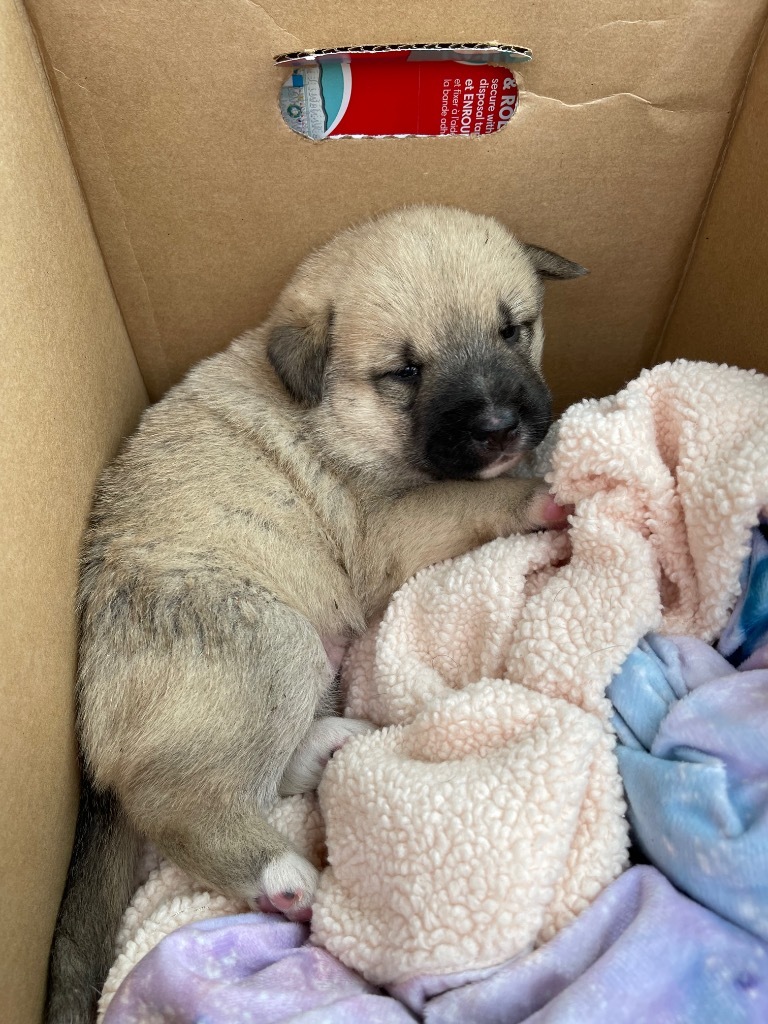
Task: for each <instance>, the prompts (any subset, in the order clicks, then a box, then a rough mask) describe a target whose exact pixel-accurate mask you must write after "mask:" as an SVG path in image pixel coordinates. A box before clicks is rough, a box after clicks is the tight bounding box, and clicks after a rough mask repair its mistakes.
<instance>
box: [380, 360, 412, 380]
mask: <svg viewBox="0 0 768 1024" xmlns="http://www.w3.org/2000/svg"><path fill="white" fill-rule="evenodd" d="M385 376H386V377H390V378H394V379H395V380H404V381H408V382H409V383H415V382H416V381H418V379H419V378H420V377H421V367H420V366H419V365H418V363H406V365H405V366H399V367H398V368H397V369H396V370H390V371H389V373H387V374H385Z"/></svg>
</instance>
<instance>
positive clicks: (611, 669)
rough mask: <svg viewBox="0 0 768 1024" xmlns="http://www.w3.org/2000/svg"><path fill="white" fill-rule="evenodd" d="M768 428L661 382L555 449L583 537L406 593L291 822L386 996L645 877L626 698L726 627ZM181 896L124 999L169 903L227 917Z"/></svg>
mask: <svg viewBox="0 0 768 1024" xmlns="http://www.w3.org/2000/svg"><path fill="white" fill-rule="evenodd" d="M767 422H768V380H767V379H766V378H765V377H762V376H760V375H758V374H755V373H753V372H747V371H743V370H736V369H731V368H728V367H724V366H716V365H712V364H704V363H689V362H684V361H680V362H676V363H673V364H665V365H662V366H658V367H655V368H654V369H653V370H650V371H647V372H644V373H642V374H641V376H640V377H639V378H638V379H637V380H635V381H633V382H632V383H631V384H630V385H629V386H628V387H627V388H626V389H625V390H624V391H622V392H621V393H620V394H618V395H616V396H615V397H613V398H607V399H603V400H600V401H585V402H582V403H580V404H578V405H575V406H573V407H572V408H571V409H569V410H568V411H567V412H566V413H565V415H564V416H563V417H562V419H561V421H560V423H559V427H558V430H557V432H556V435H553V438H552V441H551V444H552V452H551V475H550V480H551V483H552V485H553V488H554V490H555V493H556V495H557V497H558V499H559V500H560V501H561V502H563V503H572V504H574V505H575V507H576V512H575V514H574V516H573V517H572V520H571V527H570V530H569V531H568V533H567V534H538V535H535V536H524V537H512V538H509V539H505V540H497V541H494V542H493V543H491V544H488V545H485V546H484V547H482V548H480V549H478V550H477V551H474V552H472V553H470V554H469V555H466V556H464V557H463V558H459V559H456V560H454V561H453V562H449V563H444V564H442V565H439V566H435V567H432V568H430V569H427V570H425V571H424V572H422V573H420V574H419V575H418V576H417V577H415V578H414V579H413V580H411V581H410V582H409V583H408V584H407V585H406V586H405V587H404V588H403V589H402V590H401V591H400V592H399V593H398V594H396V595H395V597H394V598H393V600H392V602H391V603H390V606H389V607H388V609H387V611H386V613H385V615H384V616H383V618H382V620H381V622H380V623H376V624H374V625H373V626H372V628H371V629H370V630H369V632H368V633H367V634H366V635H365V636H364V637H363V638H362V639H361V640H360V641H358V642H357V643H356V644H355V645H354V646H353V647H352V649H351V650H350V651H349V653H348V656H347V658H346V661H345V664H344V668H343V682H344V685H345V687H346V694H347V710H348V713H349V714H350V715H354V716H355V717H365V718H369V719H370V720H372V721H373V722H374V723H375V724H377V725H379V726H381V728H380V729H379V730H378V731H376V732H374V733H371V734H369V735H366V736H361V737H356V738H355V739H353V740H350V741H349V743H348V744H347V745H346V746H345V747H344V748H343V750H342V751H340V752H339V754H337V755H336V756H335V757H334V758H333V759H332V761H331V763H330V764H329V766H328V768H327V770H326V772H325V775H324V777H323V779H322V782H321V785H320V789H319V793H318V796H317V797H315V796H314V795H312V796H308V797H306V798H292V799H291V800H290V801H284V802H283V804H282V805H281V806H279V807H278V808H276V809H275V821H276V822H279V823H280V824H281V825H282V826H283V827H284V828H285V829H286V831H288V832H289V833H290V834H292V835H293V836H294V837H295V838H296V839H297V841H298V842H299V843H300V845H301V846H302V847H303V848H304V849H305V850H306V852H307V853H308V854H309V855H311V856H313V857H314V858H315V859H316V860H319V858H320V857H321V856H322V845H321V837H322V827H323V824H324V829H325V844H326V849H327V860H326V861H325V869H324V871H323V873H322V876H321V881H320V888H319V891H318V894H317V901H316V904H315V907H314V917H313V923H312V936H313V941H314V942H316V943H319V944H321V945H323V946H325V947H326V948H327V949H328V950H329V951H330V952H331V953H333V954H335V956H337V957H338V958H339V959H340V960H342V961H343V962H344V963H345V964H347V965H348V966H350V967H352V968H354V969H356V970H357V971H359V972H361V973H362V974H363V975H365V977H366V978H368V979H369V980H370V981H372V982H374V983H376V984H381V983H387V984H393V983H394V984H397V983H402V982H405V981H407V980H408V979H410V978H413V977H415V976H417V975H420V974H425V973H429V974H431V975H435V974H442V973H444V974H449V973H452V972H457V971H467V970H473V971H474V970H482V969H484V968H488V967H490V966H492V965H495V964H499V963H500V962H502V961H504V960H507V959H509V958H510V957H511V956H514V955H515V954H516V953H519V952H523V951H525V950H527V949H529V948H531V947H532V946H534V945H536V944H538V943H541V942H543V941H545V940H546V939H548V938H550V937H551V936H552V935H554V934H555V932H557V931H558V930H559V929H560V928H562V927H563V925H565V924H566V923H567V922H568V921H570V920H571V919H572V918H573V917H574V916H575V915H576V914H578V913H579V912H580V911H581V910H583V909H584V908H585V907H586V906H587V905H588V904H589V903H590V902H591V901H592V900H593V899H594V898H595V897H596V896H597V894H598V893H599V892H600V891H601V890H602V889H603V888H604V887H605V886H606V885H607V884H608V883H609V882H610V881H611V880H612V879H613V878H615V877H616V875H618V874H619V873H620V872H621V871H622V870H623V869H624V867H625V866H626V851H627V826H626V820H625V816H624V803H623V798H622V789H621V782H620V779H619V775H618V771H617V765H616V760H615V756H614V754H613V744H614V739H613V734H612V732H611V729H610V726H609V724H608V719H609V714H610V705H609V704H608V702H607V700H606V697H605V688H606V686H607V684H608V683H609V682H610V680H611V678H612V676H613V675H614V674H615V673H616V671H617V670H618V669H619V668H620V666H621V665H622V663H623V662H624V659H625V658H626V656H627V655H628V654H629V653H630V651H632V650H633V648H634V647H635V646H636V644H637V643H638V641H639V640H640V638H641V637H642V636H644V634H646V633H647V632H649V631H650V630H657V631H661V632H665V631H666V632H672V633H687V634H689V635H693V636H697V637H699V638H701V639H705V640H709V639H711V638H712V637H714V636H715V635H716V634H717V633H718V632H719V631H720V630H721V629H722V628H723V626H724V625H725V622H726V619H727V616H728V613H729V611H730V609H731V608H732V607H733V605H734V604H735V602H736V599H737V596H738V592H739V573H740V569H741V565H742V562H743V559H744V556H745V555H746V553H747V551H748V546H749V539H750V537H749V531H750V528H751V527H752V526H753V525H754V524H755V523H756V522H757V515H758V510H759V509H760V508H761V507H763V506H765V505H768V443H767V442H766V427H765V424H766V423H767ZM159 877H160V876H157V878H159ZM167 877H168V878H170V879H171V881H170V883H169V884H170V891H166V892H165V893H164V895H163V891H162V885H160V895H158V890H157V885H156V887H155V890H156V891H155V898H154V899H153V900H152V901H151V903H152V909H151V911H150V912H149V913H148V914H145V915H144V917H143V918H142V915H141V913H140V911H138V909H137V907H134V908H133V918H132V919H131V918H130V913H129V917H127V918H126V925H125V927H124V931H123V935H122V939H121V942H122V945H121V958H122V960H121V961H118V965H116V969H115V971H113V975H112V976H111V978H110V982H109V984H108V993H109V991H113V990H114V987H115V985H116V983H117V982H118V981H119V979H120V977H121V976H122V975H124V974H125V972H126V970H127V969H128V968H129V967H130V964H131V963H132V962H134V961H135V959H136V957H137V954H138V955H141V953H142V952H144V951H145V949H144V948H143V947H144V946H145V945H146V943H145V942H144V941H137V938H136V936H137V934H139V931H137V929H141V928H143V929H144V932H143V933H142V934H144V935H145V936H146V934H147V931H146V928H147V922H148V920H149V921H150V923H151V919H152V915H153V914H154V915H155V920H156V921H157V920H158V918H157V914H158V913H159V914H160V917H161V918H162V917H163V915H165V917H166V918H167V917H168V916H169V915H168V907H169V906H170V905H171V904H170V903H169V900H170V901H173V900H175V901H176V902H175V904H173V905H174V906H176V907H177V908H181V909H178V910H177V913H176V917H177V918H178V919H180V920H178V923H183V921H185V920H192V919H195V917H199V916H208V914H207V912H206V907H205V906H203V907H198V908H197V909H196V910H195V909H193V910H192V911H191V916H190V915H189V914H188V913H187V912H186V910H185V909H184V907H185V905H184V904H183V902H182V903H179V900H180V899H181V900H182V901H183V899H186V898H187V896H188V895H189V893H187V892H183V891H181V888H180V886H181V882H180V878H182V877H183V876H180V873H178V872H175V871H167ZM159 884H160V883H159V882H158V885H159ZM195 891H196V890H195ZM190 892H192V890H190ZM196 892H197V896H195V897H194V898H195V899H197V900H198V903H199V892H198V891H196ZM166 897H167V898H166ZM164 899H165V902H164ZM232 909H234V908H233V907H231V906H226V907H219V906H218V904H217V905H216V909H215V911H214V912H216V913H226V912H228V911H229V912H231V911H232ZM170 916H171V919H172V914H171V915H170ZM130 920H132V921H133V925H131V924H130V923H129V921H130ZM164 920H165V918H164ZM175 926H176V925H175V924H173V923H172V924H170V925H168V926H165V925H163V926H161V927H160V929H159V931H160V933H162V932H165V931H167V930H170V929H171V928H172V927H175ZM150 931H151V927H150ZM155 941H156V940H155ZM131 943H133V946H131ZM120 963H122V966H119V964H120ZM108 993H107V998H108Z"/></svg>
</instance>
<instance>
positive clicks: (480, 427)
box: [470, 409, 520, 452]
mask: <svg viewBox="0 0 768 1024" xmlns="http://www.w3.org/2000/svg"><path fill="white" fill-rule="evenodd" d="M519 426H520V416H519V415H518V413H517V410H516V409H493V410H490V411H488V412H484V413H481V414H480V415H479V416H478V417H477V419H476V420H475V422H474V423H473V424H472V429H471V431H470V433H471V434H472V438H473V440H475V441H477V442H478V443H480V444H482V445H483V447H484V448H487V449H488V450H489V451H500V452H501V451H504V449H505V448H507V447H508V446H509V444H510V442H511V441H512V438H513V437H514V435H515V434H516V433H517V429H518V427H519Z"/></svg>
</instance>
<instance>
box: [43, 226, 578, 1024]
mask: <svg viewBox="0 0 768 1024" xmlns="http://www.w3.org/2000/svg"><path fill="white" fill-rule="evenodd" d="M583 272H584V271H583V270H582V268H580V267H578V266H576V265H575V264H572V263H569V262H568V261H567V260H564V259H563V258H562V257H559V256H556V255H555V254H553V253H549V252H547V251H546V250H541V249H537V248H535V247H533V246H526V245H523V244H522V243H520V242H518V241H517V240H516V239H514V238H513V236H512V235H510V234H509V232H508V231H507V230H506V229H505V228H504V227H502V225H500V224H499V223H498V222H496V221H494V220H492V219H489V218H485V217H478V216H475V215H472V214H469V213H466V212H463V211H459V210H452V209H445V208H429V207H417V208H411V209H406V210H402V211H398V212H395V213H392V214H389V215H386V216H383V217H381V218H379V219H378V220H375V221H373V222H369V223H366V224H363V225H362V226H359V227H356V228H353V229H351V230H349V231H346V232H344V233H342V234H341V235H339V236H337V237H336V238H335V239H334V240H332V241H331V242H330V243H329V244H328V245H326V246H325V247H324V248H322V249H320V250H319V251H318V252H316V253H315V254H314V255H312V256H310V257H309V259H307V260H306V261H305V262H304V263H303V264H302V266H301V267H300V268H299V269H298V271H297V272H296V274H295V276H294V277H293V279H292V280H291V281H290V282H289V283H288V285H287V287H286V288H285V290H284V291H283V293H282V295H281V296H280V298H279V299H278V302H277V304H276V306H275V308H274V310H273V311H272V313H271V314H270V316H269V317H268V319H267V320H266V322H265V323H264V324H263V325H262V326H260V327H259V328H257V329H255V330H253V331H250V332H247V333H246V334H244V335H243V336H242V337H240V338H238V339H237V340H235V341H234V342H233V343H232V344H231V345H230V347H229V348H228V349H227V350H226V351H224V352H223V353H221V354H220V355H217V356H214V357H213V358H211V359H209V360H207V361H205V362H203V363H201V364H200V365H199V366H197V367H196V368H195V369H194V370H192V371H191V373H190V374H189V375H188V377H187V378H186V380H184V381H183V383H181V384H180V385H179V386H178V387H176V388H174V389H173V390H172V391H171V392H170V393H169V394H168V395H167V396H166V397H165V398H164V399H163V400H162V401H161V402H159V403H158V404H157V405H156V406H154V407H153V408H151V409H149V410H148V411H147V413H146V414H145V416H144V418H143V420H142V423H141V425H140V427H139V429H138V430H137V432H136V434H135V435H134V436H133V437H132V438H131V439H130V440H129V441H128V443H127V444H126V445H125V447H124V449H123V451H122V453H121V454H120V455H119V457H118V458H117V460H116V461H115V462H114V464H113V465H112V466H111V467H110V468H109V469H108V470H107V471H106V472H105V474H104V476H103V478H102V480H101V483H100V485H99V489H98V493H97V496H96V500H95V504H94V510H93V516H92V519H91V524H90V528H89V531H88V535H87V538H86V542H85V549H84V555H83V561H82V574H81V586H80V608H81V622H82V635H81V656H80V668H79V682H78V702H79V714H78V731H79V739H80V744H81V750H82V755H83V760H84V775H85V780H84V789H83V799H82V805H81V812H80V816H79V821H78V838H77V841H76V849H75V856H74V857H73V863H72V867H71V869H70V878H69V882H68V888H67V891H66V893H65V899H64V901H63V904H62V910H61V914H60V919H59V925H58V930H57V937H56V943H55V947H54V952H53V956H52V966H51V972H52V973H51V989H50V999H49V1011H48V1012H49V1016H48V1019H49V1020H50V1021H57V1022H58V1021H67V1022H70V1021H82V1020H86V1019H88V1016H89V1014H90V1013H91V1012H92V1004H93V996H94V990H95V989H97V988H98V986H99V985H100V983H101V981H102V980H103V976H104V974H105V972H106V969H107V967H108V966H109V962H110V959H111V949H112V940H113V936H114V931H115V929H116V926H117V922H118V921H119V917H120V914H121V913H122V910H123V908H124V906H125V904H126V902H127V900H128V899H129V897H130V892H131V885H132V880H133V871H134V869H135V866H136V858H137V851H138V848H139V837H146V838H149V839H150V840H152V841H153V842H154V843H155V844H157V846H158V847H159V848H160V849H161V850H162V851H163V852H164V853H165V854H166V855H167V856H168V857H170V858H172V859H173V860H174V861H176V863H178V864H179V865H180V866H181V867H183V868H185V869H186V870H187V871H189V872H191V873H192V874H193V875H195V876H196V877H198V878H200V879H202V880H203V881H204V882H205V883H207V884H208V885H210V886H212V887H214V888H215V889H217V890H220V891H222V892H224V893H227V894H230V895H233V896H237V897H241V898H244V899H247V900H250V901H251V902H253V903H254V904H258V905H262V906H265V905H268V906H269V907H271V908H273V909H277V910H281V911H284V912H285V913H286V914H288V916H291V917H293V918H298V919H306V917H307V916H308V914H309V907H310V904H311V900H312V895H313V891H314V886H315V882H316V871H315V869H314V868H313V867H312V866H311V865H310V864H309V863H308V862H307V861H305V860H304V859H303V858H302V857H300V856H299V855H298V854H297V853H296V852H295V851H293V850H292V849H291V847H290V844H289V843H288V842H287V840H286V839H285V838H284V837H283V836H281V835H280V834H279V833H277V832H276V831H275V830H274V829H272V828H271V827H270V826H269V825H267V823H266V822H265V820H264V818H263V812H264V810H265V809H266V808H268V807H269V806H270V805H271V804H272V803H274V801H275V800H276V799H277V798H278V796H279V795H280V794H281V793H283V794H287V793H293V792H301V791H302V790H306V789H310V788H313V787H314V786H315V785H316V784H317V781H318V778H319V776H320V773H321V771H322V767H323V765H324V764H325V763H326V761H327V759H328V757H329V756H331V754H332V752H333V750H334V749H337V748H338V747H339V746H340V745H341V744H342V743H343V742H344V741H345V740H346V739H347V738H348V737H349V736H350V735H353V734H355V733H357V732H361V731H364V730H366V729H367V728H368V726H367V725H366V724H365V723H357V722H353V721H350V720H347V719H340V718H336V717H333V716H334V714H335V713H336V711H337V710H338V709H337V707H336V695H335V690H334V678H335V675H336V672H337V669H338V664H339V661H340V658H341V654H342V652H343V648H344V645H345V644H346V643H347V642H348V641H349V639H350V638H351V637H353V636H355V635H357V634H359V633H360V632H361V631H362V630H363V629H364V628H365V624H366V622H367V621H368V620H369V619H370V617H371V616H372V615H374V614H375V613H376V612H378V611H380V610H381V609H382V608H383V606H384V605H385V604H386V602H387V600H388V598H389V597H390V595H391V594H392V592H393V591H394V590H396V589H397V588H398V587H399V586H400V585H401V584H402V583H403V582H405V580H407V579H408V578H409V577H410V576H411V575H413V574H414V573H415V572H417V571H418V570H419V569H422V568H423V567H425V566H427V565H430V564H432V563H434V562H436V561H439V560H441V559H444V558H449V557H453V556H456V555H459V554H462V553H463V552H465V551H467V550H469V549H470V548H473V547H475V546H476V545H478V544H480V543H482V542H484V541H487V540H490V539H491V538H494V537H497V536H502V535H507V534H510V533H512V532H515V531H525V530H531V529H537V528H540V527H544V526H548V525H555V524H556V521H557V520H558V518H560V519H562V516H561V515H559V513H558V510H557V509H556V508H553V505H552V502H551V499H549V498H548V496H547V493H546V488H545V487H544V485H543V484H542V483H541V482H539V481H522V480H513V479H509V478H507V477H505V476H503V475H502V474H504V473H505V472H506V471H508V470H509V468H510V467H511V466H512V465H513V464H514V462H515V460H516V459H518V458H519V457H520V456H521V454H522V453H523V452H525V451H526V450H529V449H530V448H531V447H533V446H535V445H536V444H537V443H538V442H539V441H540V440H541V439H542V438H543V436H544V433H545V431H546V428H547V426H548V423H549V399H548V392H547V390H546V387H545V385H544V383H543V381H542V379H541V376H540V373H539V369H538V367H539V363H540V359H541V350H542V344H543V329H542V323H541V303H542V296H543V285H542V278H543V277H545V276H551V277H562V278H567V277H575V276H578V275H579V274H580V273H583Z"/></svg>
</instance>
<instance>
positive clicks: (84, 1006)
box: [45, 778, 141, 1024]
mask: <svg viewBox="0 0 768 1024" xmlns="http://www.w3.org/2000/svg"><path fill="white" fill-rule="evenodd" d="M140 853H141V842H140V839H139V837H138V835H137V834H136V832H134V830H133V828H132V827H131V825H130V823H129V822H128V820H127V819H126V817H125V815H124V814H123V812H122V810H121V809H120V807H119V805H118V803H117V800H116V799H115V798H114V797H113V796H112V795H111V794H110V793H103V792H97V791H96V790H95V789H94V788H93V786H92V785H91V783H90V782H89V781H88V779H87V778H83V782H82V789H81V792H80V808H79V811H78V815H77V827H76V830H75V846H74V850H73V853H72V861H71V863H70V866H69V874H68V877H67V884H66V886H65V889H64V896H63V899H62V901H61V907H60V908H59V917H58V920H57V922H56V930H55V932H54V936H53V946H52V948H51V958H50V963H49V971H48V996H47V1004H46V1011H45V1021H46V1024H90V1022H91V1021H93V1020H95V1017H96V1006H97V1003H98V999H99V994H100V993H101V988H102V986H103V984H104V980H105V979H106V976H107V973H108V971H109V968H110V967H111V965H112V961H113V959H114V943H115V937H116V935H117V930H118V927H119V925H120V920H121V918H122V915H123V912H124V910H125V908H126V907H127V906H128V903H129V902H130V899H131V896H132V895H133V889H134V886H135V882H136V876H137V872H138V866H139V857H140Z"/></svg>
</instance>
